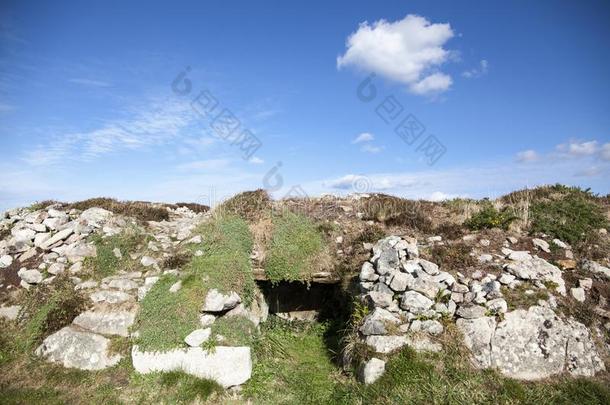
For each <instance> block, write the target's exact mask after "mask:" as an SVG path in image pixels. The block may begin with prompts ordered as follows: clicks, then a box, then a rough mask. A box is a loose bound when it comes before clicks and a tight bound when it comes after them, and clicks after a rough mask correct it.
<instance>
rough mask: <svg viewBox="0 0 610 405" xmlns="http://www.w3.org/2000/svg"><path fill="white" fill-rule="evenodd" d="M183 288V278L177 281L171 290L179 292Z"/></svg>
mask: <svg viewBox="0 0 610 405" xmlns="http://www.w3.org/2000/svg"><path fill="white" fill-rule="evenodd" d="M181 288H182V280H178V281H176V282H175V283H174V284H172V285H171V287H169V292H171V293H177V292H178V291H180V289H181Z"/></svg>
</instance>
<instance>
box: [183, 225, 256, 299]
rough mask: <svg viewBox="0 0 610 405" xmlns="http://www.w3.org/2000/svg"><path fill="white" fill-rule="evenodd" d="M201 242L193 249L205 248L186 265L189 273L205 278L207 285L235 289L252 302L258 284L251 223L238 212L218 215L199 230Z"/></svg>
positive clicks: (222, 288)
mask: <svg viewBox="0 0 610 405" xmlns="http://www.w3.org/2000/svg"><path fill="white" fill-rule="evenodd" d="M199 233H201V235H203V241H202V243H201V244H197V245H191V249H192V250H193V251H195V250H201V251H202V252H203V255H202V256H194V257H193V258H192V260H191V262H190V264H188V265H187V266H186V268H185V270H186V272H187V273H190V274H192V275H196V276H198V277H203V278H205V280H206V281H205V285H206V287H207V288H210V289H212V288H216V289H218V290H219V291H221V292H225V293H228V292H230V291H235V292H236V293H237V294H239V296H240V297H241V298H242V300H243V301H244V302H245V303H246V305H249V304H250V302H251V301H252V297H253V294H254V291H255V289H256V284H255V283H254V278H253V276H252V264H251V263H250V254H251V252H252V243H253V241H252V235H251V234H250V230H249V229H248V224H247V222H246V221H244V220H243V219H241V218H238V217H235V216H224V215H223V216H218V217H216V218H215V219H214V220H212V221H211V222H209V223H206V224H204V225H203V226H202V228H201V229H200V230H199Z"/></svg>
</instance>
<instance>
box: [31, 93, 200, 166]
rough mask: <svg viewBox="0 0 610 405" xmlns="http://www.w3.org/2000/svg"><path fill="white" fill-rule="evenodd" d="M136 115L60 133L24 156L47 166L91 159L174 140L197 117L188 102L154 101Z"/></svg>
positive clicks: (39, 164) (34, 163)
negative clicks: (87, 128)
mask: <svg viewBox="0 0 610 405" xmlns="http://www.w3.org/2000/svg"><path fill="white" fill-rule="evenodd" d="M133 115H134V117H133V118H127V119H118V120H112V121H109V122H107V123H106V124H105V125H103V126H101V127H100V128H97V129H94V130H91V131H88V132H80V133H68V134H58V135H55V136H53V137H52V139H51V141H50V142H48V143H45V144H40V145H37V146H35V147H34V148H33V149H32V150H30V151H28V152H26V153H25V154H24V155H23V160H24V161H25V162H27V163H28V164H30V165H34V166H45V165H50V164H58V163H61V162H63V161H65V160H76V161H89V160H92V159H95V158H99V157H100V156H102V155H105V154H108V153H113V152H116V151H120V150H126V149H127V150H133V149H139V148H143V147H146V146H150V145H160V144H164V143H167V142H169V141H171V140H175V139H176V138H178V136H179V135H180V134H181V132H182V131H183V130H184V129H185V128H187V127H188V126H189V125H191V124H192V123H193V122H195V121H196V120H197V116H196V115H195V114H194V112H193V111H192V109H191V108H190V106H189V105H188V103H186V102H180V101H175V100H167V101H164V102H161V103H159V102H153V103H150V104H148V105H147V106H146V107H144V108H139V109H138V110H137V111H135V112H134V114H133Z"/></svg>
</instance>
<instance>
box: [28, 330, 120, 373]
mask: <svg viewBox="0 0 610 405" xmlns="http://www.w3.org/2000/svg"><path fill="white" fill-rule="evenodd" d="M109 346H110V340H109V339H107V338H105V337H103V336H100V335H97V334H95V333H91V332H83V331H78V330H76V329H74V328H72V327H70V326H66V327H65V328H63V329H61V330H59V331H58V332H55V333H54V334H52V335H50V336H48V337H47V338H46V339H45V340H44V341H43V342H42V344H41V345H40V346H39V347H38V348H37V349H36V352H35V353H36V354H37V355H38V356H41V357H44V358H45V359H46V360H47V361H49V362H53V363H60V364H61V365H63V366H64V367H70V368H78V369H81V370H101V369H103V368H107V367H111V366H114V365H115V364H117V363H118V362H119V360H120V359H121V356H119V355H113V356H111V355H109V354H108V348H109Z"/></svg>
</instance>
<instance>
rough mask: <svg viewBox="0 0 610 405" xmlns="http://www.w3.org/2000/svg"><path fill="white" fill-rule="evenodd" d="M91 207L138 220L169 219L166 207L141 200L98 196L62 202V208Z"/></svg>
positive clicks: (84, 208) (78, 208) (82, 208)
mask: <svg viewBox="0 0 610 405" xmlns="http://www.w3.org/2000/svg"><path fill="white" fill-rule="evenodd" d="M92 207H97V208H103V209H105V210H108V211H112V212H113V213H115V214H120V215H125V216H128V217H133V218H136V219H139V220H140V221H163V220H168V219H169V212H167V209H165V208H164V207H159V206H155V205H153V204H151V203H148V202H143V201H119V200H115V199H114V198H106V197H98V198H90V199H88V200H83V201H77V202H74V203H69V204H63V208H64V209H66V210H69V209H72V208H75V209H77V210H82V211H84V210H86V209H89V208H92Z"/></svg>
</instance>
